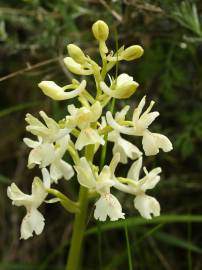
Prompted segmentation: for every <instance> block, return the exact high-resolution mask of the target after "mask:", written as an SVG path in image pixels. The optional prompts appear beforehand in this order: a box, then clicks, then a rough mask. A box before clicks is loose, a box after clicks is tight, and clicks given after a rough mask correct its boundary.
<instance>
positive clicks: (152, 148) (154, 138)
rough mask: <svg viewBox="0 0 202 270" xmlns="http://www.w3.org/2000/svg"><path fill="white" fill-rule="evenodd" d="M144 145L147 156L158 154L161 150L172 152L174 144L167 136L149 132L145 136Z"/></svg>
mask: <svg viewBox="0 0 202 270" xmlns="http://www.w3.org/2000/svg"><path fill="white" fill-rule="evenodd" d="M142 145H143V149H144V152H145V155H146V156H152V155H156V154H158V153H159V149H162V150H163V151H165V152H168V151H171V150H172V143H171V142H170V140H169V139H168V138H167V137H166V136H164V135H161V134H158V133H152V132H150V131H148V130H146V131H145V132H144V134H143V138H142Z"/></svg>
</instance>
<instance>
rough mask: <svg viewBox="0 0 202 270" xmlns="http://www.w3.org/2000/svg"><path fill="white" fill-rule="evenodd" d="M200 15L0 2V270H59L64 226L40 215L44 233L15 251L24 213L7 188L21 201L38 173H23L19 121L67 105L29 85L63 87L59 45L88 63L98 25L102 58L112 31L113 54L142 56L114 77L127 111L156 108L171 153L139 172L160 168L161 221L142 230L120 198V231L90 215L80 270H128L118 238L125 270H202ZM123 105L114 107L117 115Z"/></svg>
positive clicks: (126, 6)
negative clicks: (121, 83) (137, 50)
mask: <svg viewBox="0 0 202 270" xmlns="http://www.w3.org/2000/svg"><path fill="white" fill-rule="evenodd" d="M201 14H202V3H201V1H194V0H192V1H185V2H182V1H174V0H165V1H160V0H159V1H157V0H155V1H149V0H148V1H146V0H122V1H104V0H87V1H82V0H77V1H72V0H56V1H43V0H25V1H22V0H21V1H17V0H9V1H8V0H2V1H1V6H0V57H1V66H0V74H1V75H0V83H1V88H0V133H1V140H0V192H1V194H0V212H1V218H0V231H1V234H0V257H1V260H0V269H2V270H7V269H8V270H12V269H20V270H23V269H26V270H27V269H28V270H29V269H40V270H45V269H48V270H49V269H55V270H57V269H58V270H59V269H63V267H64V264H65V260H66V252H67V245H68V241H69V238H70V234H71V226H72V216H71V215H69V214H68V215H67V214H66V212H64V210H63V209H61V208H60V207H59V206H57V205H54V206H53V205H51V206H46V207H45V208H44V209H43V211H44V212H46V214H45V216H46V217H47V220H46V227H45V231H44V233H43V234H42V235H41V236H39V237H35V238H33V239H31V240H28V241H20V240H19V225H20V222H21V218H22V216H23V214H24V212H23V209H21V208H15V207H11V202H10V201H9V200H8V198H7V197H6V188H7V185H8V184H9V183H10V182H11V181H13V180H15V182H16V183H17V184H19V186H20V187H22V188H24V190H25V191H29V189H30V184H31V180H32V178H33V176H34V175H36V174H37V173H38V171H34V172H33V171H29V170H28V169H27V168H26V163H27V155H28V149H27V148H26V147H25V145H24V144H23V143H22V138H23V137H24V136H27V134H26V133H25V121H24V116H25V113H26V112H28V111H29V112H31V113H36V114H37V112H38V111H39V110H44V111H46V112H47V113H49V114H50V115H52V116H53V117H55V118H56V119H59V118H60V117H61V116H62V115H64V114H65V110H66V105H67V103H64V102H61V103H56V104H55V103H53V102H52V101H50V99H48V98H46V97H44V96H43V94H42V92H41V91H39V89H38V88H37V83H38V82H39V81H41V80H54V81H56V82H57V83H59V84H63V83H64V84H65V83H68V82H69V80H70V79H71V76H72V75H71V74H70V73H69V72H67V71H66V70H65V69H64V66H63V63H62V60H61V59H62V58H63V56H64V55H66V45H67V44H68V43H76V44H77V45H79V46H81V47H82V48H83V49H84V50H85V51H86V52H87V54H89V55H91V56H93V55H94V56H95V57H96V53H97V48H96V42H95V40H94V39H93V36H92V34H91V32H90V31H89V29H90V28H91V25H92V23H93V22H94V21H96V20H97V19H103V20H105V21H106V22H107V23H108V24H109V25H110V27H111V36H110V40H109V46H111V48H115V32H116V29H117V30H118V33H119V34H118V39H119V41H118V42H119V45H122V44H125V45H126V46H127V45H131V44H141V45H142V46H143V47H144V49H145V54H144V56H143V57H142V58H141V59H140V60H138V61H136V62H133V63H130V64H129V65H128V63H127V65H126V63H122V64H121V65H120V67H119V71H120V72H127V73H129V74H130V75H133V76H134V78H135V80H137V81H138V82H139V83H140V85H141V86H140V88H139V90H138V91H137V93H136V94H135V95H134V97H133V98H132V99H130V100H129V101H128V102H129V103H130V104H131V106H134V105H135V104H136V102H137V101H139V100H140V98H141V97H142V96H143V95H145V94H147V95H148V96H149V98H150V99H151V98H152V99H154V100H155V101H156V109H157V110H159V111H160V113H161V116H160V118H159V119H158V121H156V122H157V124H156V125H154V126H153V131H157V132H158V131H161V132H162V133H164V134H165V135H167V136H168V137H170V139H171V140H172V142H173V144H174V150H173V151H172V152H170V153H169V154H163V153H162V154H161V155H160V156H161V157H160V158H158V160H156V158H152V157H150V158H147V159H146V163H147V164H146V165H147V166H148V167H151V168H152V167H153V166H156V165H157V164H158V165H160V166H161V167H162V168H163V176H162V181H161V182H160V185H159V187H158V188H157V189H155V191H154V192H155V195H156V196H157V198H158V199H159V200H160V202H161V205H162V214H163V215H162V216H161V217H160V218H159V219H156V220H154V221H152V223H150V222H145V221H144V220H143V219H141V218H140V217H139V216H138V214H137V212H136V211H135V210H134V208H133V203H132V198H131V197H128V196H127V197H125V195H124V197H123V198H121V199H122V200H123V201H125V212H126V213H127V215H128V216H130V218H129V219H128V220H127V221H126V222H124V223H123V222H122V223H121V222H119V223H110V225H108V224H107V223H106V224H103V223H102V224H101V223H95V221H93V218H92V213H90V214H89V220H88V222H89V223H88V229H89V231H88V232H87V236H86V243H85V252H84V264H83V267H82V269H88V270H91V269H92V270H94V269H100V270H101V269H102V270H115V269H128V254H129V251H128V250H127V241H126V239H127V237H126V236H125V234H126V235H127V231H128V236H129V244H130V249H131V254H132V264H133V269H150V270H152V269H166V270H171V269H172V270H174V269H177V270H179V269H195V270H199V269H202V261H201V253H202V246H201V240H202V232H201V230H200V229H201V224H200V223H196V222H201V219H202V218H201V216H196V215H199V214H200V213H201V206H202V202H201V191H202V186H201V179H202V178H201V176H202V169H201V164H202V155H201V146H202V142H201V138H202V106H201V101H202V91H201V89H202V77H201V74H202V63H201V57H202V45H201V44H202V19H201ZM88 83H89V84H90V82H88ZM92 91H93V89H92ZM123 105H124V103H122V104H118V103H117V105H116V108H117V109H119V108H120V107H122V106H123ZM70 182H71V183H65V182H64V181H61V187H62V188H63V190H65V191H66V192H67V194H69V196H71V197H72V198H75V194H76V191H77V185H76V184H74V181H70ZM91 207H92V208H93V205H91ZM92 208H91V209H92ZM91 212H92V211H91ZM182 215H183V216H182ZM184 215H186V216H184ZM126 225H127V228H126ZM92 226H94V227H93V229H92ZM107 226H108V227H107ZM109 226H111V227H109ZM110 228H114V229H115V228H116V230H110ZM130 269H132V268H130Z"/></svg>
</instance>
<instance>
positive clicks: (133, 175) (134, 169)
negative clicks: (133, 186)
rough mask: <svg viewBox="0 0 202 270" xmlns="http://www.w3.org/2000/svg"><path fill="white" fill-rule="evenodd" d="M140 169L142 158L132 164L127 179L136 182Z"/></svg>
mask: <svg viewBox="0 0 202 270" xmlns="http://www.w3.org/2000/svg"><path fill="white" fill-rule="evenodd" d="M141 168H142V157H140V158H139V159H138V160H136V161H135V162H133V164H132V165H131V167H130V169H129V171H128V175H127V178H130V179H133V180H134V181H138V180H139V177H140V171H141Z"/></svg>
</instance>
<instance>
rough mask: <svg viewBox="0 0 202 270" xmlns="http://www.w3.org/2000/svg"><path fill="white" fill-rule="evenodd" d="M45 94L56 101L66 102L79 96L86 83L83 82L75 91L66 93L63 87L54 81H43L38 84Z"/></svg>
mask: <svg viewBox="0 0 202 270" xmlns="http://www.w3.org/2000/svg"><path fill="white" fill-rule="evenodd" d="M38 86H39V87H40V88H41V90H42V91H43V93H44V94H45V95H46V96H48V97H51V98H52V99H54V100H66V99H70V98H74V97H76V96H78V95H79V94H80V93H81V92H82V91H83V90H84V89H85V87H86V81H85V80H83V81H82V82H81V83H80V84H79V85H78V87H77V88H76V89H74V90H73V91H68V92H65V90H64V88H63V87H60V86H59V85H57V84H56V83H55V82H53V81H42V82H40V83H39V84H38Z"/></svg>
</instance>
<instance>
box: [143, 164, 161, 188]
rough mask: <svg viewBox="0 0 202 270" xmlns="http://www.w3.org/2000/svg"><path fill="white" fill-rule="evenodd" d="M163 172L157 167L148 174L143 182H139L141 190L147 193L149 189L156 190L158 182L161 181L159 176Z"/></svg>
mask: <svg viewBox="0 0 202 270" xmlns="http://www.w3.org/2000/svg"><path fill="white" fill-rule="evenodd" d="M160 172H161V168H160V167H157V168H155V169H153V170H152V171H150V172H149V173H147V174H146V175H145V177H143V178H142V179H141V180H139V182H138V185H139V190H140V191H144V192H145V191H146V190H147V189H152V188H154V187H155V186H156V185H157V184H158V182H159V181H160V176H159V175H158V174H159V173H160Z"/></svg>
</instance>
